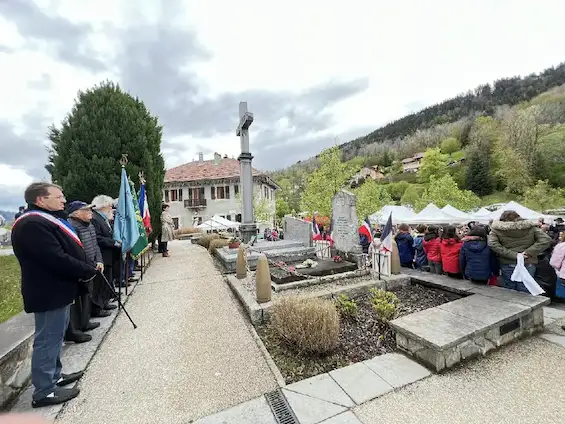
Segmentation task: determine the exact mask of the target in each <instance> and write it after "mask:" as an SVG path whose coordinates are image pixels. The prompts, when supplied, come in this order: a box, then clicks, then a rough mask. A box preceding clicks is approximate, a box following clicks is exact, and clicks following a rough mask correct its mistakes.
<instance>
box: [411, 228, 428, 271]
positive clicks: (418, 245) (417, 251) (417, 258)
mask: <svg viewBox="0 0 565 424" xmlns="http://www.w3.org/2000/svg"><path fill="white" fill-rule="evenodd" d="M425 233H426V226H425V225H421V224H420V225H418V226H417V227H416V236H415V237H414V245H413V246H414V264H415V265H416V268H418V269H422V268H427V267H428V257H427V256H426V252H425V251H424V236H425Z"/></svg>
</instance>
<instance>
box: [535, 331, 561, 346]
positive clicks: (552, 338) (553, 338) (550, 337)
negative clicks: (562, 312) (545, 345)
mask: <svg viewBox="0 0 565 424" xmlns="http://www.w3.org/2000/svg"><path fill="white" fill-rule="evenodd" d="M540 338H542V339H544V340H547V341H548V342H551V343H553V344H556V345H559V346H561V347H563V348H565V336H560V335H558V334H553V333H543V334H540Z"/></svg>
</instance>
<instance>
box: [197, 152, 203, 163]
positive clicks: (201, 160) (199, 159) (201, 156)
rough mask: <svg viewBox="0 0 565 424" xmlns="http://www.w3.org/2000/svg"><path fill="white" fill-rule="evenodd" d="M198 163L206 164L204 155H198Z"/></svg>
mask: <svg viewBox="0 0 565 424" xmlns="http://www.w3.org/2000/svg"><path fill="white" fill-rule="evenodd" d="M198 162H204V153H202V152H200V153H198Z"/></svg>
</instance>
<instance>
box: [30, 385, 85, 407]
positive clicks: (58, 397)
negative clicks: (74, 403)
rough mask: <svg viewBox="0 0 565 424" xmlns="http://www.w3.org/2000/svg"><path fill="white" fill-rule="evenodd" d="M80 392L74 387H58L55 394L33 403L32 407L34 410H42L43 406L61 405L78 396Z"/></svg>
mask: <svg viewBox="0 0 565 424" xmlns="http://www.w3.org/2000/svg"><path fill="white" fill-rule="evenodd" d="M79 393H80V390H79V389H77V388H75V387H72V388H69V389H64V388H61V387H57V388H56V389H55V391H54V392H53V393H51V394H50V395H49V396H47V397H44V398H43V399H39V400H33V401H31V406H32V407H33V408H41V407H42V406H53V405H59V404H61V403H65V402H68V401H69V400H71V399H74V398H76V397H77V396H78V394H79Z"/></svg>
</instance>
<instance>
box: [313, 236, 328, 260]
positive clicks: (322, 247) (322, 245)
mask: <svg viewBox="0 0 565 424" xmlns="http://www.w3.org/2000/svg"><path fill="white" fill-rule="evenodd" d="M314 251H315V252H316V256H317V257H318V258H320V259H331V257H332V252H331V245H330V242H329V241H327V240H314Z"/></svg>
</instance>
